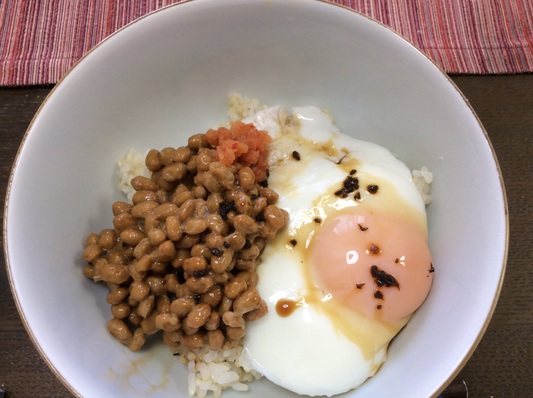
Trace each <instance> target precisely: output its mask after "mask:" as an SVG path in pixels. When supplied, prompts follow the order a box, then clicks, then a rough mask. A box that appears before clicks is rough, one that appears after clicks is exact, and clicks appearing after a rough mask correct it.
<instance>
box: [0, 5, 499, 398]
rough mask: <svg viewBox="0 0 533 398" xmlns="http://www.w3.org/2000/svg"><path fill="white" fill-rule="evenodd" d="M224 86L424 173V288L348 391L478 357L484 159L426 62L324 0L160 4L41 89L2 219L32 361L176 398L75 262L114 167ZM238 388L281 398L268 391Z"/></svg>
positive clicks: (178, 139)
mask: <svg viewBox="0 0 533 398" xmlns="http://www.w3.org/2000/svg"><path fill="white" fill-rule="evenodd" d="M233 91H237V92H240V93H242V94H244V95H246V96H250V97H256V98H258V99H260V100H261V101H262V102H263V103H267V104H271V105H273V104H282V105H286V106H293V105H317V106H319V107H322V108H327V109H329V110H330V112H331V113H332V115H333V116H334V118H335V119H336V121H337V124H338V125H339V127H340V129H341V131H343V132H344V133H346V134H350V135H353V136H354V137H357V138H360V139H364V140H369V141H374V142H376V143H378V144H381V145H383V146H385V147H388V148H389V149H391V150H392V151H393V152H394V153H395V154H396V155H397V156H398V157H399V158H400V159H401V160H403V161H404V162H406V163H407V165H408V166H409V167H411V168H420V167H422V166H427V167H428V168H429V169H430V170H431V171H433V172H434V174H435V180H434V183H433V184H432V193H433V196H434V200H433V203H431V205H430V206H429V208H428V217H429V229H430V246H431V249H432V252H433V257H434V266H435V269H436V274H435V282H434V286H433V289H432V291H431V293H430V296H429V297H428V299H427V301H426V302H425V303H424V305H423V306H422V307H421V308H420V310H419V311H418V312H417V313H416V314H415V316H414V317H413V319H412V321H411V322H410V323H409V324H408V325H407V327H406V328H405V329H404V330H403V331H402V332H401V333H400V335H399V336H398V337H397V338H396V339H395V341H394V342H393V344H392V345H391V347H390V351H389V359H388V360H387V362H386V363H385V364H384V366H383V367H382V369H381V370H380V371H379V372H378V374H377V375H376V376H375V377H374V378H373V379H371V380H369V381H368V382H367V383H365V384H364V385H363V386H362V387H361V388H359V389H357V390H355V391H353V392H351V393H348V394H346V396H349V397H354V398H355V397H363V396H382V397H384V396H395V397H413V396H431V395H434V394H436V393H437V392H438V391H439V389H441V388H442V387H443V386H444V384H445V383H446V382H448V381H449V379H450V378H451V377H453V375H454V374H455V373H456V372H458V370H459V369H460V367H461V366H462V365H463V364H464V362H465V361H466V359H467V358H468V357H469V355H470V354H471V352H472V351H473V348H474V347H475V345H476V344H477V342H478V340H479V339H480V337H481V334H482V332H483V331H484V329H485V327H486V325H487V323H488V320H489V318H490V315H491V314H492V311H493V309H494V306H495V303H496V300H497V296H498V293H499V289H500V286H501V282H502V278H503V272H504V268H505V259H506V247H507V216H506V203H505V194H504V190H503V186H502V181H501V176H500V172H499V168H498V165H497V161H496V159H495V156H494V153H493V152H492V149H491V146H490V143H489V142H488V139H487V137H486V134H485V133H484V131H483V128H482V127H481V126H480V123H479V121H478V120H477V118H476V116H475V114H474V113H473V111H472V109H471V108H470V107H469V105H468V103H467V102H466V100H465V99H464V98H463V97H462V95H461V93H460V92H459V91H458V90H457V89H456V87H455V86H454V85H453V84H452V83H451V82H450V80H449V79H448V78H447V77H446V76H445V75H444V74H443V73H442V72H441V71H440V70H439V69H438V68H437V67H435V66H434V64H433V63H432V62H430V61H429V60H428V59H427V58H426V57H425V56H424V55H422V54H421V53H420V52H419V51H418V50H417V49H415V48H414V47H413V46H412V45H410V44H409V43H407V42H406V41H404V40H403V39H402V38H400V37H399V36H397V35H395V34H394V33H392V32H391V31H390V30H388V29H387V28H385V27H383V26H381V25H380V24H378V23H376V22H374V21H372V20H370V19H368V18H366V17H364V16H361V15H359V14H357V13H355V12H352V11H349V10H347V9H344V8H342V7H339V6H335V5H331V4H328V3H325V2H320V1H302V0H289V1H287V0H283V1H282V0H273V1H269V2H265V1H250V0H227V1H225V2H219V1H216V0H195V1H192V2H186V3H183V4H179V5H177V6H172V7H169V8H166V9H164V10H161V11H158V12H155V13H153V14H151V15H149V16H147V17H144V18H142V19H140V20H139V21H137V22H135V23H134V24H132V25H130V26H128V27H126V28H125V29H123V30H122V31H120V32H118V33H117V34H115V35H113V36H112V37H111V38H109V39H107V40H106V41H104V42H103V43H102V44H100V45H99V46H97V47H96V49H95V50H93V51H92V52H90V53H89V54H88V55H87V56H86V57H85V58H84V59H83V60H82V61H81V62H80V63H79V64H78V65H77V66H76V67H74V68H73V70H72V71H71V72H70V73H69V74H68V75H67V76H66V77H65V78H64V79H63V81H62V82H61V83H60V84H58V86H57V87H56V88H55V89H54V90H53V92H52V93H51V95H50V96H49V97H48V98H47V99H46V101H45V103H44V105H43V106H42V108H41V109H40V110H39V112H38V113H37V115H36V117H35V118H34V120H33V122H32V124H31V126H30V128H29V131H28V133H27V135H26V137H25V140H24V143H23V145H22V147H21V150H20V152H19V155H18V157H17V160H16V164H15V167H14V170H13V175H12V181H11V185H10V189H9V193H8V198H7V201H6V213H5V218H6V219H5V221H6V222H5V224H4V225H5V243H6V244H5V247H6V254H7V255H6V258H7V261H8V271H9V275H10V281H11V285H12V288H13V291H14V295H15V298H16V301H17V304H18V306H19V310H20V312H21V316H22V318H23V320H24V322H25V324H26V326H27V328H28V330H29V332H30V334H31V336H32V338H33V339H34V341H35V343H36V345H37V347H38V348H39V350H40V351H41V352H42V354H43V355H44V357H45V358H46V360H47V361H48V362H49V364H50V365H51V366H52V367H53V368H54V369H55V370H56V371H57V372H58V374H59V375H60V377H61V378H62V379H63V380H64V381H65V383H66V384H67V385H68V386H69V388H71V390H72V391H73V392H75V393H77V394H79V395H81V396H99V397H114V396H122V397H140V396H145V395H146V394H148V393H149V394H150V396H153V397H163V396H170V395H172V396H175V397H186V396H188V394H187V387H186V371H185V368H184V367H183V366H182V365H181V364H179V363H177V361H176V360H175V358H173V357H172V356H171V355H170V354H169V353H168V352H167V350H166V348H165V347H163V346H162V345H159V344H154V345H153V347H151V349H149V350H146V351H144V352H141V353H135V354H134V353H131V352H129V351H128V350H127V349H126V348H123V347H122V346H120V345H119V344H117V343H116V342H115V341H114V340H113V339H112V337H110V336H109V335H108V333H107V331H106V328H105V325H106V322H107V320H108V318H109V316H110V312H109V308H108V305H107V304H106V302H105V295H106V291H105V290H106V289H105V288H104V287H102V286H97V285H95V284H93V283H90V282H89V281H87V280H85V278H84V277H83V275H82V272H81V269H82V266H83V261H82V259H81V251H82V249H83V242H84V239H85V237H86V235H87V234H88V233H89V232H97V231H99V230H101V229H102V228H106V227H109V226H110V225H111V220H112V213H111V204H112V203H113V201H115V200H117V199H121V196H120V194H119V193H118V192H117V190H116V189H115V186H116V182H117V179H116V177H115V163H116V161H117V160H118V159H119V158H121V157H122V156H124V155H125V153H126V152H127V151H128V150H129V149H131V148H133V149H137V150H139V151H141V152H144V151H145V150H147V149H149V148H163V147H166V146H179V145H183V144H184V143H185V140H186V137H188V136H189V135H191V134H194V133H198V132H204V131H205V130H207V129H208V128H211V127H213V126H215V125H217V124H219V123H221V122H224V121H225V120H226V119H227V117H226V97H227V95H228V93H230V92H233ZM481 204H482V205H481ZM428 370H431V371H428ZM251 389H252V391H253V394H254V395H253V396H255V397H270V396H273V395H275V396H287V397H288V396H292V394H290V393H287V392H285V391H284V390H282V389H280V388H277V387H275V386H273V385H272V384H270V383H268V382H266V381H261V382H259V383H253V384H252V385H251ZM234 395H235V396H237V395H238V394H237V393H232V392H229V393H228V394H227V396H228V397H232V396H234Z"/></svg>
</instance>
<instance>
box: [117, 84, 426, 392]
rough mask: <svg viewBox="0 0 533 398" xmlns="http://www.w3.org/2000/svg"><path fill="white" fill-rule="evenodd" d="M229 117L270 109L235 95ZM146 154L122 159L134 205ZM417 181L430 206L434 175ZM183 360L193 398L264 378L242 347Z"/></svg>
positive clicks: (123, 186) (188, 354) (124, 186)
mask: <svg viewBox="0 0 533 398" xmlns="http://www.w3.org/2000/svg"><path fill="white" fill-rule="evenodd" d="M228 105H229V109H228V117H229V118H230V121H235V120H241V119H244V118H247V117H249V116H251V115H253V114H255V113H257V112H258V111H259V110H261V109H265V108H266V106H265V105H262V104H260V102H259V101H258V100H256V99H253V98H247V97H243V96H242V95H240V94H237V93H232V94H230V95H229V97H228ZM145 157H146V154H145V155H142V154H141V153H139V152H138V151H135V150H133V149H132V150H130V151H129V152H128V153H127V154H126V156H125V157H124V158H123V159H121V160H119V161H118V163H117V165H118V175H119V178H120V181H119V184H118V187H119V189H120V190H121V191H122V192H123V193H124V194H125V195H126V196H127V197H128V200H129V201H130V202H131V199H132V197H133V194H134V193H135V190H134V189H133V188H132V186H131V179H132V178H133V177H135V176H138V175H142V176H145V177H150V175H151V173H150V171H149V170H148V169H147V168H146V165H145V163H144V160H145ZM412 175H413V182H414V183H415V185H416V187H417V188H418V190H419V192H420V194H421V195H422V198H423V200H424V203H426V204H429V203H430V202H431V200H432V197H431V195H430V184H431V182H432V181H433V174H432V173H431V172H430V171H428V169H427V168H426V167H422V168H421V169H420V170H413V172H412ZM179 359H180V361H181V362H182V363H183V364H185V365H186V366H187V369H188V372H189V374H188V378H187V380H188V392H189V395H190V396H196V397H198V398H203V397H206V396H207V394H209V392H212V393H213V396H214V397H216V398H218V397H220V396H221V394H222V391H223V390H225V389H227V388H231V389H233V390H235V391H248V385H247V384H245V383H247V382H251V381H253V380H257V379H260V378H261V377H262V376H261V374H259V373H258V372H256V371H255V370H254V369H252V366H251V364H250V363H249V360H248V357H247V356H246V355H244V354H243V349H242V347H236V348H232V349H226V350H220V351H213V350H210V349H209V347H203V348H201V349H199V350H193V351H185V350H183V351H182V352H180V356H179Z"/></svg>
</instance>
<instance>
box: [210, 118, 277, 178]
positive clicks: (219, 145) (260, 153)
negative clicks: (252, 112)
mask: <svg viewBox="0 0 533 398" xmlns="http://www.w3.org/2000/svg"><path fill="white" fill-rule="evenodd" d="M205 138H206V140H207V142H208V143H209V144H210V145H212V146H214V147H216V153H217V157H218V160H219V162H220V163H222V164H223V165H225V166H229V165H232V164H233V163H235V162H238V163H241V164H242V165H243V166H248V167H250V168H251V169H252V170H253V171H254V174H255V178H256V180H257V181H259V182H261V181H264V180H266V178H267V176H268V162H267V157H268V148H267V146H268V144H269V143H270V142H271V141H272V138H271V137H270V136H269V135H268V133H267V132H266V131H264V130H258V129H257V128H256V127H255V126H254V125H253V124H252V123H243V122H241V121H237V122H233V123H231V124H230V127H229V129H228V128H226V127H220V128H218V129H217V130H213V129H211V130H209V131H208V132H207V133H206V135H205Z"/></svg>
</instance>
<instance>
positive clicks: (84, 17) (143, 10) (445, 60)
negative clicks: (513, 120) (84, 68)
mask: <svg viewBox="0 0 533 398" xmlns="http://www.w3.org/2000/svg"><path fill="white" fill-rule="evenodd" d="M221 1H223V0H221ZM333 1H334V2H335V3H338V4H341V5H344V6H347V7H350V8H352V9H354V10H357V11H359V12H361V13H363V14H366V15H368V16H370V17H372V18H374V19H376V20H378V21H380V22H382V23H383V24H385V25H388V26H389V27H391V28H392V29H393V30H394V31H396V32H398V33H399V34H400V35H402V36H403V37H405V38H406V39H408V40H409V41H411V42H412V43H413V44H415V45H416V46H417V47H418V48H419V49H421V50H422V51H423V52H425V53H426V54H427V55H428V56H429V57H430V58H431V59H433V60H434V61H435V62H436V63H437V64H438V65H440V66H441V68H442V69H443V70H444V71H446V72H447V73H450V74H504V73H524V72H533V1H532V0H333ZM178 2H179V0H118V1H114V0H39V1H37V0H0V85H2V86H17V85H38V84H53V83H56V82H57V81H58V80H59V79H61V77H62V76H63V75H64V74H65V73H66V72H67V71H68V70H69V69H70V68H71V67H72V66H73V65H74V64H75V63H76V62H77V61H78V60H79V59H80V58H81V57H82V56H83V55H84V54H85V53H86V52H87V51H89V50H90V49H91V48H92V47H94V46H95V45H96V44H97V43H98V42H100V41H101V40H102V39H104V38H105V37H107V36H108V35H110V34H111V33H113V32H114V31H116V30H117V29H119V28H121V27H122V26H124V25H126V24H127V23H129V22H131V21H133V20H135V19H136V18H139V17H141V16H143V15H145V14H147V13H149V12H151V11H154V10H156V9H159V8H161V7H164V6H167V5H170V4H174V3H178Z"/></svg>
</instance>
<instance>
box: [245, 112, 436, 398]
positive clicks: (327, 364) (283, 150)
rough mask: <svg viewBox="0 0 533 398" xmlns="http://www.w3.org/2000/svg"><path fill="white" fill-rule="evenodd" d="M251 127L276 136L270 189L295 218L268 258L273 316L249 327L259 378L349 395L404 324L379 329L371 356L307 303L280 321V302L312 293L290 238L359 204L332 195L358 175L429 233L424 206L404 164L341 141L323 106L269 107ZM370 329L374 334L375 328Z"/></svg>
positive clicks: (265, 287)
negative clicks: (408, 210)
mask: <svg viewBox="0 0 533 398" xmlns="http://www.w3.org/2000/svg"><path fill="white" fill-rule="evenodd" d="M245 122H252V123H254V124H255V125H256V127H257V128H259V129H264V130H267V131H268V132H269V134H270V135H271V136H272V137H274V142H273V144H272V148H271V158H270V160H269V163H270V165H271V168H270V176H269V187H270V188H272V189H273V190H275V191H276V192H277V193H278V194H279V201H278V203H277V205H278V206H279V207H281V208H284V209H285V210H286V211H287V212H288V213H289V225H288V228H287V230H286V232H285V233H283V234H281V235H280V236H278V238H277V240H278V242H277V243H276V242H274V244H270V245H267V247H266V248H265V251H264V253H263V255H262V264H261V265H260V266H259V267H258V270H257V271H258V274H259V283H258V285H257V289H258V291H259V293H260V294H261V296H262V297H263V298H264V299H265V301H266V302H267V305H268V314H267V315H266V316H265V317H263V318H261V319H259V320H257V321H255V322H251V323H249V324H248V325H247V335H246V338H245V341H244V352H245V354H246V355H247V356H248V357H249V361H250V363H251V364H252V366H253V367H254V368H255V369H256V370H257V371H258V372H260V373H262V374H263V375H264V376H265V377H267V378H268V379H269V380H271V381H272V382H274V383H276V384H278V385H280V386H282V387H284V388H287V389H289V390H291V391H293V392H296V393H298V394H304V395H309V396H316V395H326V396H332V395H335V394H340V393H343V392H346V391H348V390H351V389H353V388H355V387H357V386H359V385H360V384H362V383H363V382H364V381H365V380H366V379H367V378H368V377H371V376H373V375H374V374H375V372H376V371H377V369H378V368H379V366H380V365H381V364H382V363H383V361H384V360H385V358H386V347H387V344H388V341H389V340H390V338H392V337H393V336H394V334H395V333H396V332H397V331H398V330H399V329H400V328H401V327H403V326H404V324H399V325H397V328H396V329H395V330H394V332H392V333H390V334H388V332H387V333H385V334H384V333H382V332H381V331H378V330H377V329H378V328H379V327H378V325H376V326H375V327H376V336H377V337H376V344H375V348H374V351H373V353H372V355H371V356H370V357H369V356H368V347H362V346H361V344H358V342H357V341H353V339H350V338H348V337H347V336H345V334H344V333H342V332H341V331H339V330H338V329H337V328H336V327H335V323H334V322H333V321H332V320H331V319H330V318H329V317H328V315H327V314H326V313H324V311H322V310H321V308H320V306H317V305H315V304H313V303H310V302H303V304H302V305H301V306H299V307H298V308H297V309H296V310H295V311H294V312H293V313H292V314H291V315H290V316H287V317H281V316H279V315H278V313H277V312H276V303H277V302H278V300H279V299H282V298H285V299H286V298H292V299H294V300H296V301H298V300H301V298H302V297H305V296H306V294H308V293H309V292H307V291H306V289H308V283H306V280H305V275H304V274H305V272H304V271H303V269H302V267H303V265H302V264H303V262H302V260H301V259H300V258H299V256H298V255H297V253H294V251H293V250H292V249H293V248H292V247H290V245H287V244H286V243H287V242H288V240H289V239H288V236H297V235H298V231H299V230H300V229H302V228H303V227H304V226H306V225H307V226H309V225H310V224H312V223H313V222H314V220H315V219H316V218H317V217H319V218H325V217H327V215H328V213H329V212H331V211H334V210H333V209H332V208H334V207H335V206H337V207H342V206H345V205H349V206H354V205H355V203H354V201H353V199H352V200H351V201H350V202H347V201H346V200H344V201H343V200H338V198H335V197H331V195H330V194H329V195H328V194H327V193H331V192H334V191H335V187H340V186H341V184H342V181H343V180H344V179H345V178H346V175H347V170H350V169H352V168H353V169H357V176H358V177H359V178H360V180H361V181H367V182H371V181H374V180H376V179H377V180H379V181H380V182H386V183H387V184H388V185H389V187H391V189H392V190H393V191H394V192H395V194H396V195H399V196H401V197H402V198H403V200H404V201H405V202H406V203H408V204H409V205H410V206H411V207H412V208H413V209H414V212H415V213H416V214H417V217H419V223H420V224H421V225H422V228H427V227H426V224H425V223H426V219H425V205H424V202H423V200H422V198H421V196H420V194H419V192H418V191H417V189H416V187H415V185H414V184H413V182H412V179H411V172H410V170H409V168H408V167H407V166H406V165H405V164H404V163H402V162H401V161H399V160H398V159H396V158H395V157H394V156H393V155H392V154H391V153H390V151H389V150H387V149H385V148H383V147H381V146H378V145H376V144H373V143H369V142H365V141H360V140H356V139H354V138H352V137H349V136H346V135H343V134H341V133H340V131H339V129H338V128H337V127H336V126H335V124H334V123H333V121H332V119H331V117H330V116H329V115H328V114H326V113H325V112H323V111H321V110H320V109H318V108H316V107H311V106H306V107H297V108H293V109H292V112H291V113H290V115H289V117H288V118H287V112H286V111H285V110H284V109H283V108H281V107H273V108H268V109H265V110H263V111H261V112H259V113H258V114H256V115H254V116H253V117H251V118H249V119H247V120H245ZM294 151H296V152H297V153H298V155H299V156H298V158H299V160H297V159H296V158H295V157H294V156H293V152H294ZM341 164H342V166H341ZM361 193H362V199H361V200H362V201H364V200H365V199H366V197H367V196H368V195H369V194H368V193H366V192H365V191H364V189H361ZM381 196H382V198H381V199H380V200H385V201H386V200H387V199H386V197H385V198H384V199H383V195H381ZM387 205H388V204H387ZM390 205H391V206H394V205H395V204H394V203H392V202H391V204H390ZM399 211H401V209H400V210H399ZM298 244H299V245H300V246H301V245H304V244H307V243H306V242H298ZM333 244H334V242H332V245H333ZM324 300H327V297H325V298H324ZM364 322H366V321H364ZM368 328H369V330H370V331H372V328H373V324H372V323H371V322H370V326H368ZM370 334H371V333H370ZM384 336H385V337H384Z"/></svg>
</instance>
